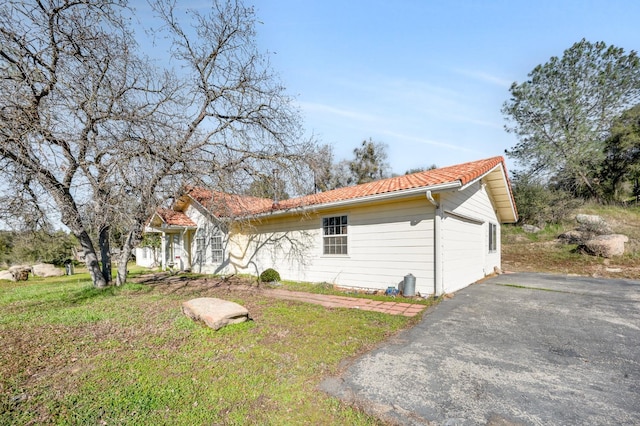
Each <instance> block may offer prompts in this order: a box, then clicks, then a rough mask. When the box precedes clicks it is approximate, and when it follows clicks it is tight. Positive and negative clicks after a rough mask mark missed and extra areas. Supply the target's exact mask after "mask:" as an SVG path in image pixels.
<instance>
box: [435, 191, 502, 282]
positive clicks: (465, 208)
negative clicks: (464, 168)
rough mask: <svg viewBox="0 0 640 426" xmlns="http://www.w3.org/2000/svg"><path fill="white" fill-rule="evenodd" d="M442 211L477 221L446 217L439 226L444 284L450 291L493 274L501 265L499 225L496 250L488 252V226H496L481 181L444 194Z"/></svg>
mask: <svg viewBox="0 0 640 426" xmlns="http://www.w3.org/2000/svg"><path fill="white" fill-rule="evenodd" d="M441 203H442V207H443V210H444V211H445V212H446V211H449V212H453V213H454V214H457V215H460V216H464V217H468V218H473V219H476V220H477V221H478V222H479V223H478V222H475V221H472V220H464V219H462V218H461V217H456V216H455V215H448V217H447V215H446V213H445V217H446V218H445V219H444V221H443V227H442V244H443V252H442V255H443V265H442V267H443V285H444V291H445V292H452V291H456V290H459V289H460V288H463V287H466V286H467V285H469V284H471V283H473V282H474V281H477V280H479V279H482V278H484V277H485V276H486V275H489V274H491V273H493V270H494V267H496V266H497V267H499V266H500V262H501V259H500V226H498V227H497V250H496V251H495V252H492V253H490V252H489V223H494V224H496V225H498V224H499V222H498V217H497V216H496V213H495V211H494V208H493V206H492V204H491V200H490V198H489V196H488V194H487V192H486V190H485V189H484V188H483V186H482V185H481V183H480V182H477V183H475V184H473V185H471V186H469V187H468V188H466V189H465V190H464V191H459V192H451V193H445V194H443V195H442V197H441Z"/></svg>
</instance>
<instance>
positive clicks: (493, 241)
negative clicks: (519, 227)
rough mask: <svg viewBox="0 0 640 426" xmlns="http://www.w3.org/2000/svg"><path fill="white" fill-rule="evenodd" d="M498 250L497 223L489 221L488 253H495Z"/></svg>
mask: <svg viewBox="0 0 640 426" xmlns="http://www.w3.org/2000/svg"><path fill="white" fill-rule="evenodd" d="M497 250H498V225H496V224H495V223H489V253H495V252H496V251H497Z"/></svg>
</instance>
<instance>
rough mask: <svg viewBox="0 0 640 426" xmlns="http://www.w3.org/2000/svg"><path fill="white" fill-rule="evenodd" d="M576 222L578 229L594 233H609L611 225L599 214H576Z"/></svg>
mask: <svg viewBox="0 0 640 426" xmlns="http://www.w3.org/2000/svg"><path fill="white" fill-rule="evenodd" d="M576 222H578V223H579V224H580V230H581V231H586V232H590V233H592V234H596V235H606V234H611V233H612V232H613V230H612V229H611V226H609V224H608V223H607V222H606V221H605V220H604V219H603V218H602V217H600V216H598V215H594V214H579V215H576Z"/></svg>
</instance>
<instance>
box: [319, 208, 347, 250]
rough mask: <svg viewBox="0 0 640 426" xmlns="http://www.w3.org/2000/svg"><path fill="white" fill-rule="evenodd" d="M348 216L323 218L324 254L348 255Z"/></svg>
mask: <svg viewBox="0 0 640 426" xmlns="http://www.w3.org/2000/svg"><path fill="white" fill-rule="evenodd" d="M347 228H348V221H347V216H346V215H345V216H331V217H325V218H322V254H347Z"/></svg>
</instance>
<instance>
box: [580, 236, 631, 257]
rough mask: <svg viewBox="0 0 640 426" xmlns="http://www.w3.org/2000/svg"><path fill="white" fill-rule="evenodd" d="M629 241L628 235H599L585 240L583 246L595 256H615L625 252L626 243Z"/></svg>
mask: <svg viewBox="0 0 640 426" xmlns="http://www.w3.org/2000/svg"><path fill="white" fill-rule="evenodd" d="M627 241H629V238H628V237H627V236H626V235H621V234H611V235H597V236H595V237H593V238H591V239H589V240H587V241H585V242H584V244H583V246H582V247H583V248H584V249H585V250H586V251H587V252H588V253H591V254H593V255H594V256H602V257H607V258H608V257H613V256H622V255H623V254H624V243H626V242H627Z"/></svg>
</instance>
